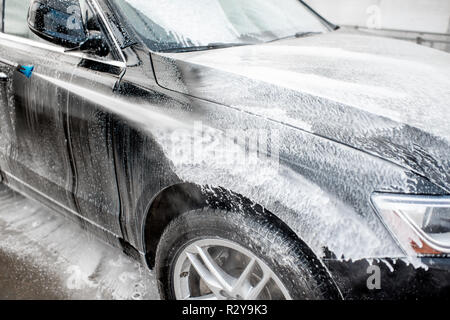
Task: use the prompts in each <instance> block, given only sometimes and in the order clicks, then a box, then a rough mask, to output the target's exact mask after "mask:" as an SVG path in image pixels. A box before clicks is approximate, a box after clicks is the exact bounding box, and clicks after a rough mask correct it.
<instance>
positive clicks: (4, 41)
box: [0, 0, 80, 210]
mask: <svg viewBox="0 0 450 320" xmlns="http://www.w3.org/2000/svg"><path fill="white" fill-rule="evenodd" d="M29 3H30V2H29V1H28V0H4V1H3V11H4V15H3V30H2V33H1V34H0V57H1V58H3V59H7V60H9V61H11V62H14V63H20V64H26V65H34V66H35V67H36V73H35V75H33V77H32V78H31V79H27V78H26V77H24V76H23V75H22V74H20V73H18V72H15V70H14V68H13V67H11V66H8V65H6V64H0V69H1V71H3V72H4V73H5V74H6V75H7V77H8V79H7V80H6V90H5V95H6V97H5V99H3V101H6V103H5V102H4V103H3V104H2V107H1V111H0V112H1V113H2V116H1V119H2V120H1V121H2V123H1V135H2V140H3V142H2V146H1V147H0V148H1V150H0V152H1V153H2V154H3V155H4V161H2V163H1V164H0V167H1V168H2V170H3V171H4V172H5V173H6V175H7V178H8V182H9V183H10V185H11V186H15V187H17V188H19V187H20V188H22V187H25V188H26V191H27V192H32V191H33V192H35V193H38V194H39V195H42V196H44V197H46V198H48V199H51V201H54V202H57V203H59V204H61V205H63V206H65V207H67V208H68V209H71V210H74V209H75V206H74V202H73V197H72V195H71V186H72V181H73V172H72V170H71V161H70V156H69V152H68V150H69V145H68V142H67V139H66V136H67V126H66V121H65V119H66V114H65V108H66V106H67V98H68V91H67V90H66V89H64V88H61V87H59V86H58V85H57V84H55V83H52V82H51V81H48V80H47V79H53V78H58V79H61V80H62V81H70V78H71V75H72V73H73V71H74V69H75V67H76V65H77V64H78V62H79V60H80V58H79V57H77V56H73V55H66V54H65V53H64V51H63V50H61V49H60V48H58V47H56V46H53V45H51V44H49V43H46V42H45V41H44V40H41V39H39V38H38V37H36V36H34V35H33V34H32V33H31V31H30V30H29V29H28V26H27V21H26V18H27V11H28V6H29Z"/></svg>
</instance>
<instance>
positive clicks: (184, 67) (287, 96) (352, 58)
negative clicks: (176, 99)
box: [153, 31, 450, 192]
mask: <svg viewBox="0 0 450 320" xmlns="http://www.w3.org/2000/svg"><path fill="white" fill-rule="evenodd" d="M153 61H154V67H155V74H156V77H157V81H158V83H159V84H160V85H161V86H162V87H165V88H167V89H171V90H175V91H179V92H183V93H186V94H189V95H191V96H193V97H197V98H200V99H205V100H208V101H212V102H215V103H219V104H223V105H226V106H229V107H233V108H235V109H239V110H242V111H245V112H248V113H251V114H255V115H258V116H261V117H265V118H267V119H268V120H271V121H277V122H280V123H283V124H286V125H289V126H291V127H295V128H298V129H300V130H303V131H307V132H310V133H312V134H316V135H320V136H322V137H325V138H327V139H332V140H334V141H337V142H339V143H343V144H346V145H349V146H351V147H353V148H357V149H359V150H362V151H365V152H368V153H371V154H373V155H376V156H379V157H382V158H384V159H386V160H389V161H391V162H394V163H396V164H398V165H401V166H403V167H405V168H408V169H410V170H412V171H414V172H415V173H417V174H420V175H422V176H425V177H427V178H428V179H429V180H431V181H433V182H434V183H436V184H437V185H439V186H441V187H442V188H443V189H444V190H446V191H447V192H450V173H449V164H450V152H449V150H450V55H449V54H447V53H444V52H440V51H437V50H434V49H430V48H427V47H422V46H418V45H415V44H413V43H410V42H404V41H398V40H393V39H385V38H379V37H370V36H364V35H360V34H355V33H348V32H345V31H336V32H332V33H328V34H323V35H319V36H313V37H309V38H301V39H287V40H280V41H277V42H273V43H269V44H263V45H254V46H243V47H233V48H227V49H219V50H209V51H200V52H189V53H175V54H158V55H153ZM174 79H176V80H174Z"/></svg>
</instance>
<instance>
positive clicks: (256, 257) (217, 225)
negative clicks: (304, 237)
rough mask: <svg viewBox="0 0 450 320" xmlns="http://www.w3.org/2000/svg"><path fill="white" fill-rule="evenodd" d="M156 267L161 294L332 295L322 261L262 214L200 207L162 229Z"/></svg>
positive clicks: (206, 297)
mask: <svg viewBox="0 0 450 320" xmlns="http://www.w3.org/2000/svg"><path fill="white" fill-rule="evenodd" d="M156 272H157V277H158V280H159V281H158V283H159V289H160V293H161V296H162V298H164V299H178V300H186V299H189V300H225V299H226V300H291V299H327V298H335V297H336V295H335V292H334V291H333V290H332V289H331V287H332V283H331V281H330V279H329V277H328V276H327V275H326V272H325V270H324V269H323V267H321V263H320V262H319V261H318V260H317V258H315V256H314V254H313V253H312V252H311V251H310V250H309V249H308V248H307V247H306V245H304V244H303V243H301V242H299V240H298V239H293V237H292V235H288V234H286V232H285V231H283V230H282V228H280V227H277V226H276V225H275V224H274V223H271V222H270V221H269V219H267V218H266V217H264V216H262V215H255V214H249V213H245V212H226V211H222V210H212V209H201V210H195V211H190V212H187V213H185V214H182V215H181V216H179V217H178V218H176V219H175V220H174V221H172V222H171V223H170V225H169V226H168V227H167V229H166V230H165V232H164V234H163V236H162V238H161V240H160V244H159V246H158V250H157V257H156Z"/></svg>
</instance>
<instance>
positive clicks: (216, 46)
mask: <svg viewBox="0 0 450 320" xmlns="http://www.w3.org/2000/svg"><path fill="white" fill-rule="evenodd" d="M252 44H254V43H242V42H238V43H222V42H217V43H209V44H207V45H205V46H192V47H180V48H169V49H164V50H161V51H160V52H190V51H203V50H211V49H222V48H230V47H240V46H248V45H252Z"/></svg>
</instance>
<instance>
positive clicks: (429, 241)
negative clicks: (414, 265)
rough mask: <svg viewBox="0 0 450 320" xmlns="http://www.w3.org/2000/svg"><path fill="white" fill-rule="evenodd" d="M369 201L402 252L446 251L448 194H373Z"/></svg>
mask: <svg viewBox="0 0 450 320" xmlns="http://www.w3.org/2000/svg"><path fill="white" fill-rule="evenodd" d="M372 203H373V204H374V206H375V208H376V209H377V211H378V213H379V214H380V215H381V217H382V219H383V221H384V223H385V224H386V225H387V227H388V228H389V229H390V231H391V232H392V233H393V235H394V237H395V238H396V239H397V240H398V242H399V243H400V245H401V246H402V247H403V249H404V250H405V251H406V253H408V254H416V255H417V254H421V255H435V254H443V253H450V197H440V196H436V197H435V196H412V195H411V196H410V195H391V194H379V193H376V194H374V195H372Z"/></svg>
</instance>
